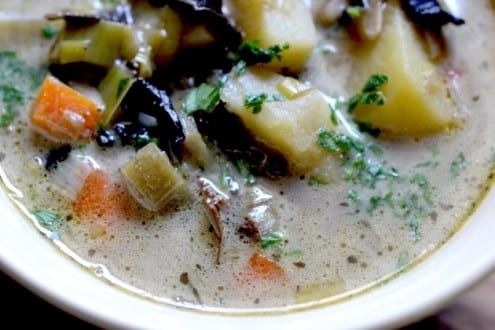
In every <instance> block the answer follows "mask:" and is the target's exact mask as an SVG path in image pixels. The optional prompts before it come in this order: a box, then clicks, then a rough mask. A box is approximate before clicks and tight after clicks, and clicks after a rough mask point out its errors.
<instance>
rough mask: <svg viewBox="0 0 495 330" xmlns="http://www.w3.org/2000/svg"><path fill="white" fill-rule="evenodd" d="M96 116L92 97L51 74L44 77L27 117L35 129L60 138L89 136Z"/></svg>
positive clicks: (48, 136)
mask: <svg viewBox="0 0 495 330" xmlns="http://www.w3.org/2000/svg"><path fill="white" fill-rule="evenodd" d="M99 118H100V110H99V109H98V104H97V103H96V102H95V101H93V100H92V99H90V98H89V97H87V96H86V95H84V94H82V93H80V92H78V91H76V90H75V89H73V88H72V87H70V86H68V85H66V84H64V83H63V82H61V81H59V80H58V79H57V78H55V77H53V76H47V77H46V78H45V80H44V82H43V84H42V85H41V88H40V90H39V93H38V95H37V97H36V99H35V101H34V103H33V106H32V108H31V113H30V117H29V119H30V122H31V124H32V125H33V127H34V128H35V129H36V130H38V131H39V132H40V133H42V134H43V135H44V136H46V137H47V138H50V139H52V140H56V141H62V142H76V141H81V140H87V139H89V138H91V137H92V136H93V134H94V132H95V130H96V126H97V124H98V120H99Z"/></svg>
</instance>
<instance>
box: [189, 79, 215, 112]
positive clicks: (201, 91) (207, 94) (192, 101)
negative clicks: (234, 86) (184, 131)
mask: <svg viewBox="0 0 495 330" xmlns="http://www.w3.org/2000/svg"><path fill="white" fill-rule="evenodd" d="M218 101H220V88H219V87H217V86H213V85H210V84H208V83H202V84H201V85H199V87H197V88H195V89H193V90H192V91H191V92H190V93H189V94H188V95H187V98H186V101H185V103H184V107H183V108H184V111H185V112H186V113H187V114H188V115H190V114H192V113H193V112H195V111H198V110H202V111H206V112H212V111H213V110H214V109H215V107H216V105H217V104H218Z"/></svg>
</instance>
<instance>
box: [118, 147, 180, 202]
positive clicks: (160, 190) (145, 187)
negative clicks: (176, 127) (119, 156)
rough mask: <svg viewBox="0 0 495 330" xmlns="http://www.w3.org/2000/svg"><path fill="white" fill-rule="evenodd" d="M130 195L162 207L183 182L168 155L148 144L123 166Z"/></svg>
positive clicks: (139, 200)
mask: <svg viewBox="0 0 495 330" xmlns="http://www.w3.org/2000/svg"><path fill="white" fill-rule="evenodd" d="M121 170H122V173H123V174H124V177H125V179H126V182H127V185H128V187H129V191H130V193H131V195H132V196H133V197H134V198H135V199H136V200H137V201H138V202H139V203H140V204H141V205H142V206H143V207H145V208H146V209H148V210H151V211H156V210H159V209H160V208H161V207H163V206H164V205H165V204H166V203H167V202H168V201H169V200H170V199H171V198H172V197H173V196H174V193H176V192H177V190H178V189H179V187H181V186H182V185H183V184H184V179H183V178H182V176H181V175H180V173H178V172H177V170H176V169H175V168H174V167H173V166H172V164H171V163H170V160H169V159H168V157H167V154H166V153H165V152H163V151H161V150H160V149H159V148H158V147H157V145H156V144H155V143H149V144H147V145H146V146H145V147H143V148H142V149H140V150H139V151H138V153H137V154H136V156H135V157H134V158H132V159H131V160H129V161H128V162H127V163H126V164H124V165H123V166H122V167H121Z"/></svg>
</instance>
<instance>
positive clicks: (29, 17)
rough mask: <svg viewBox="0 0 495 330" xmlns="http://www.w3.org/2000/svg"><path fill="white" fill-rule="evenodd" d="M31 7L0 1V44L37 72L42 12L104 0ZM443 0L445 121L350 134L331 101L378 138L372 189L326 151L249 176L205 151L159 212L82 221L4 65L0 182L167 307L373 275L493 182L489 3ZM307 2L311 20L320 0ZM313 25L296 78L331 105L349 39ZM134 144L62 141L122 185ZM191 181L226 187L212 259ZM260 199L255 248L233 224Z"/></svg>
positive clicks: (329, 289) (60, 238)
mask: <svg viewBox="0 0 495 330" xmlns="http://www.w3.org/2000/svg"><path fill="white" fill-rule="evenodd" d="M4 2H5V1H4ZM308 2H309V1H308ZM33 3H35V2H31V1H24V2H15V3H14V2H8V4H7V2H5V4H4V3H0V10H1V11H2V21H1V22H0V40H1V45H2V46H1V48H2V50H11V51H15V52H16V53H17V56H18V58H19V59H21V60H23V61H25V62H27V63H28V64H29V65H30V66H31V67H33V68H44V67H46V64H47V63H48V54H49V50H50V46H51V45H52V43H53V42H54V39H53V38H51V39H49V38H43V37H42V36H41V33H40V31H41V30H42V29H43V27H45V26H46V24H47V23H46V22H45V21H44V20H43V19H42V17H43V15H44V14H47V13H53V12H56V11H57V10H59V9H61V8H66V7H71V6H78V8H89V7H91V6H94V8H101V7H102V6H103V4H102V3H103V1H102V2H96V1H95V2H90V1H65V2H62V1H44V2H43V6H40V7H35V8H33V7H32V6H31V5H32V4H33ZM451 3H452V4H453V5H454V6H452V8H454V9H455V10H456V11H455V13H456V15H458V16H459V17H462V18H463V19H465V21H466V24H464V25H461V26H453V25H446V26H445V27H444V28H443V36H444V38H445V44H446V50H445V55H443V57H441V58H440V59H439V60H437V61H436V62H435V65H436V66H438V68H439V70H441V72H442V73H443V75H444V77H445V78H446V81H447V86H448V88H449V91H450V93H451V96H452V98H453V100H454V101H455V117H456V121H457V123H458V125H457V127H456V128H454V129H452V130H449V131H446V132H441V133H439V134H435V135H431V136H427V137H423V138H420V139H414V138H410V137H404V138H400V139H392V140H390V139H385V138H380V137H378V138H374V137H372V136H370V135H369V134H365V133H362V132H359V130H357V129H356V128H355V127H354V126H353V123H352V121H351V120H349V118H347V115H348V114H347V113H346V112H345V111H341V112H340V115H341V116H342V118H343V120H345V121H346V123H348V125H349V127H352V131H351V133H355V134H356V135H357V136H358V137H359V139H361V141H363V142H364V143H372V144H373V145H374V146H375V147H376V148H375V149H373V148H370V149H369V150H367V155H368V156H367V158H365V161H369V164H368V165H370V166H369V167H368V170H369V172H367V173H368V174H370V173H372V172H373V170H374V169H375V170H377V171H380V173H382V174H383V175H382V176H383V178H381V177H380V179H376V177H374V178H373V179H372V180H376V184H375V185H374V187H371V185H370V184H369V182H368V183H362V182H356V183H354V182H351V181H349V180H345V179H343V174H344V172H345V170H346V165H344V164H342V161H341V160H340V159H338V157H336V156H335V155H332V154H328V156H326V157H325V162H324V163H323V164H324V165H320V167H319V168H317V169H312V170H311V171H309V170H308V171H307V173H298V174H297V175H291V176H286V177H283V178H279V179H276V180H275V179H268V178H264V177H261V176H260V177H257V178H256V181H255V183H254V184H250V183H249V182H247V180H246V177H245V175H244V174H240V173H239V172H238V171H236V170H235V166H234V165H233V164H232V163H230V162H229V161H228V160H227V159H226V157H225V156H223V155H222V154H221V153H219V152H213V151H212V153H211V157H212V158H213V159H214V162H212V163H208V164H209V165H208V166H206V167H204V168H203V167H201V166H198V165H197V164H196V162H195V161H194V159H191V158H187V157H186V158H184V160H183V163H182V164H181V167H180V170H181V173H183V175H184V178H185V180H186V184H185V185H184V187H183V189H182V191H181V192H180V194H178V195H177V196H176V198H174V199H173V200H172V201H171V202H169V203H168V204H167V205H166V207H164V208H162V209H160V210H159V211H149V210H146V209H144V208H142V207H141V206H139V205H138V204H137V203H135V204H132V212H130V213H129V214H130V215H129V214H128V215H127V216H120V215H119V216H116V215H107V216H105V217H96V218H94V219H91V220H88V219H79V218H77V217H76V216H74V210H73V200H72V199H71V198H70V193H67V190H69V191H70V190H71V188H70V187H69V189H66V190H64V189H62V188H64V187H63V186H61V185H60V184H58V185H57V182H56V180H57V179H56V178H54V175H53V173H49V172H48V171H47V170H45V168H44V159H45V158H44V157H45V155H46V154H47V152H48V151H49V150H51V149H53V148H55V147H57V146H59V144H58V143H57V142H53V141H50V140H47V139H45V138H44V137H42V136H41V135H40V134H38V133H36V132H35V131H34V130H33V129H32V128H31V127H30V125H29V123H28V115H29V111H30V106H31V103H32V102H33V100H34V98H35V95H36V90H35V89H33V88H30V87H29V86H28V84H29V81H28V80H26V79H25V77H22V76H20V77H18V76H15V75H14V78H13V79H12V81H11V82H12V83H13V84H14V85H16V86H20V87H19V88H20V89H22V90H23V91H25V95H26V96H25V102H24V104H23V105H22V107H20V109H19V113H18V116H17V118H16V120H15V121H14V122H13V123H12V124H10V125H9V126H8V127H7V128H4V129H2V131H1V135H2V138H1V143H0V148H1V149H0V151H1V153H2V160H1V165H2V169H3V170H4V172H5V175H4V177H3V179H4V180H5V181H6V182H10V183H11V184H12V185H13V186H15V187H16V189H18V192H14V191H10V192H7V193H10V194H11V196H12V198H13V199H14V200H15V201H16V202H18V203H19V204H20V205H21V206H22V207H21V208H22V209H23V210H25V211H26V214H27V215H29V213H30V212H29V211H31V212H33V211H34V210H46V211H50V212H52V213H53V214H57V215H59V216H60V219H59V220H60V221H59V222H57V225H56V226H55V227H51V228H48V229H47V228H46V227H43V226H42V225H40V224H39V223H38V221H36V218H35V217H34V216H30V219H32V220H33V222H34V223H35V225H37V227H38V228H39V229H40V232H41V233H43V234H45V235H46V236H47V237H48V238H49V239H51V240H53V242H54V243H55V244H57V245H58V246H59V247H61V250H62V251H64V252H66V253H67V254H68V255H69V256H71V257H72V258H73V259H74V260H75V261H76V262H79V263H81V264H82V265H84V266H85V267H86V268H87V269H88V271H91V272H94V273H95V275H96V276H100V277H102V280H106V281H109V282H111V283H114V284H116V285H121V286H122V287H123V288H124V289H125V290H129V291H130V292H134V293H137V294H139V295H143V297H147V298H150V299H155V300H158V301H162V302H166V303H170V304H176V305H179V306H187V307H192V308H198V309H206V310H214V309H221V310H223V311H225V312H228V311H234V310H239V309H242V310H255V309H266V310H268V309H274V310H279V309H280V308H282V307H285V308H288V309H291V308H299V307H302V306H313V305H318V304H321V303H325V302H329V301H336V300H338V299H344V298H345V297H349V296H351V295H353V294H356V293H358V292H360V291H362V290H365V289H368V288H370V287H373V286H375V285H379V284H381V283H384V282H385V281H387V280H388V279H390V278H392V277H394V276H395V275H397V274H400V273H401V272H403V271H406V270H407V269H408V268H409V267H412V266H414V264H416V263H417V262H420V261H421V260H423V259H424V258H426V257H427V256H428V255H430V254H431V253H434V251H435V250H437V249H438V248H439V247H440V246H441V245H442V244H443V243H445V242H446V241H447V240H448V239H449V238H450V237H451V236H452V235H453V234H454V233H455V232H456V231H458V230H459V229H460V227H461V226H462V224H463V222H464V221H465V220H466V219H467V218H468V217H469V215H470V213H471V212H472V211H473V210H474V208H475V207H476V205H477V204H478V203H479V202H480V200H481V199H482V198H483V195H484V193H485V191H486V190H487V189H488V188H489V187H490V184H491V182H490V178H491V175H492V171H493V165H494V152H495V144H494V142H493V141H495V127H494V123H495V114H494V113H493V111H492V105H493V104H495V95H494V94H493V93H492V91H491V90H492V89H493V88H492V86H493V81H495V57H494V55H493V54H495V42H494V41H493V40H494V38H493V31H495V12H494V8H493V4H492V2H490V1H479V2H477V3H476V5H474V4H472V3H471V2H469V1H464V0H460V1H451ZM27 4H29V6H28V5H27ZM228 4H229V3H227V5H228ZM308 5H311V6H312V8H313V10H312V13H313V14H314V15H316V14H317V8H318V6H319V5H321V4H320V1H312V2H310V4H308ZM24 15H26V17H24ZM146 15H148V14H146ZM146 15H144V14H143V17H144V18H142V19H141V20H139V19H138V20H137V22H136V25H137V26H139V24H142V26H144V25H145V24H144V23H143V22H145V21H144V19H145V18H146ZM36 16H37V17H39V18H33V17H36ZM136 17H139V16H136ZM317 26H318V29H319V30H318V37H319V40H318V44H317V47H316V48H315V49H314V50H313V52H312V54H311V57H310V58H309V59H308V62H307V65H306V67H305V69H304V71H303V72H302V73H301V75H300V76H299V79H300V80H302V81H307V82H309V83H310V84H311V85H312V86H314V87H315V88H316V89H317V90H319V91H320V92H322V93H323V94H325V95H327V96H328V98H329V100H335V99H333V97H335V95H337V96H338V97H340V98H342V100H347V99H348V98H349V97H351V96H352V95H354V94H355V93H356V92H358V90H356V86H350V84H349V82H350V81H352V75H353V70H352V63H353V57H352V49H351V48H352V47H353V46H352V45H353V44H352V43H351V41H350V40H349V36H348V34H347V33H346V31H345V29H337V28H335V26H334V25H333V26H326V27H324V26H321V25H317ZM13 31H15V32H13ZM330 32H331V33H330ZM474 54H475V55H474ZM4 69H5V68H4V67H2V70H4ZM43 72H45V74H46V71H42V73H40V74H41V75H43V74H44V73H43ZM363 83H364V82H363ZM389 83H390V84H392V83H393V82H392V81H391V82H389ZM81 90H83V91H84V90H85V89H81ZM184 95H185V91H177V92H175V93H174V94H172V99H173V101H174V107H175V109H176V110H178V109H180V104H181V102H182V101H183V99H184ZM329 118H330V112H329ZM185 120H187V119H185ZM315 143H316V141H315ZM378 149H379V150H380V152H375V153H374V152H373V150H378ZM135 153H136V150H135V149H134V148H133V147H121V146H114V147H112V148H101V147H99V146H97V144H96V143H95V142H94V141H91V142H87V143H84V144H83V145H80V146H74V148H73V150H72V152H71V155H80V156H81V157H82V156H84V157H87V159H90V160H92V161H93V162H94V163H96V164H98V167H99V168H100V169H103V170H104V171H106V172H107V173H108V174H109V176H110V177H111V178H112V180H114V181H115V182H116V184H118V185H120V186H121V187H124V186H125V184H124V183H123V178H122V174H121V171H120V168H121V166H122V165H123V164H125V163H126V162H127V161H128V160H129V159H130V158H131V157H132V156H133V155H134V154H135ZM226 168H227V169H230V171H229V173H230V177H229V178H230V180H231V183H232V182H233V183H235V184H231V185H230V186H222V185H221V178H222V173H224V171H225V169H226ZM347 169H349V168H347ZM322 173H323V174H322ZM375 174H376V173H375ZM319 175H321V177H323V176H324V177H325V180H322V181H325V182H321V180H320V179H319V178H320V176H319ZM370 175H371V176H373V174H370ZM198 176H199V177H202V178H206V179H208V180H210V181H211V182H212V183H214V184H215V185H216V186H217V187H221V188H220V189H221V190H222V192H223V193H224V194H225V195H226V196H227V197H228V206H227V207H224V208H222V209H221V220H222V225H223V239H222V242H221V250H220V252H219V255H218V257H219V259H218V260H217V259H216V257H217V253H218V249H219V242H218V239H217V237H216V235H215V232H214V229H213V228H212V226H211V225H210V222H209V221H208V212H207V210H206V209H205V206H204V201H203V198H202V197H201V194H200V191H199V188H198V185H197V177H198ZM373 182H374V181H373ZM236 185H238V187H237V186H236ZM256 206H261V207H262V208H264V209H263V210H264V211H263V212H265V213H262V214H263V215H264V216H269V217H272V218H273V219H275V225H274V226H273V227H272V228H271V229H272V233H277V235H278V234H280V235H279V236H277V235H275V236H272V237H273V238H274V239H275V242H274V244H272V245H269V246H267V247H265V248H263V247H260V242H254V241H253V240H252V239H250V238H249V237H247V235H245V234H242V233H239V227H240V226H241V225H242V224H243V223H244V219H245V217H246V213H247V212H249V211H253V210H255V209H256ZM19 239H22V238H19ZM256 251H258V252H260V253H261V254H262V255H264V256H266V257H268V258H270V260H272V261H273V262H274V263H275V264H276V265H277V267H279V268H277V269H281V270H282V272H283V274H282V275H280V274H279V276H278V277H277V278H275V279H272V278H270V277H269V276H268V277H267V278H261V279H260V278H252V277H249V271H247V270H246V267H247V264H248V263H249V260H250V257H251V256H252V255H253V253H255V252H256ZM33 253H35V251H33ZM217 261H218V263H217Z"/></svg>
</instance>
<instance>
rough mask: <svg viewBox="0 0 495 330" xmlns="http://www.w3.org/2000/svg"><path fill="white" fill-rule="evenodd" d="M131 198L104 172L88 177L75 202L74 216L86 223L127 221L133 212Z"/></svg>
mask: <svg viewBox="0 0 495 330" xmlns="http://www.w3.org/2000/svg"><path fill="white" fill-rule="evenodd" d="M131 200H132V199H131V197H130V195H128V194H127V193H126V191H125V189H124V188H123V187H122V186H120V185H118V184H116V183H115V182H113V181H112V180H111V178H110V176H109V175H108V173H106V172H105V171H103V170H95V171H93V172H92V173H90V174H89V175H88V177H87V178H86V180H85V181H84V184H83V187H82V189H81V191H80V192H79V194H78V196H77V198H76V200H75V201H74V205H73V207H74V214H75V216H76V217H77V218H78V219H81V220H83V221H85V222H96V223H106V222H110V223H111V222H112V220H114V219H126V218H128V217H129V214H130V213H131V212H132V204H131Z"/></svg>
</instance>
